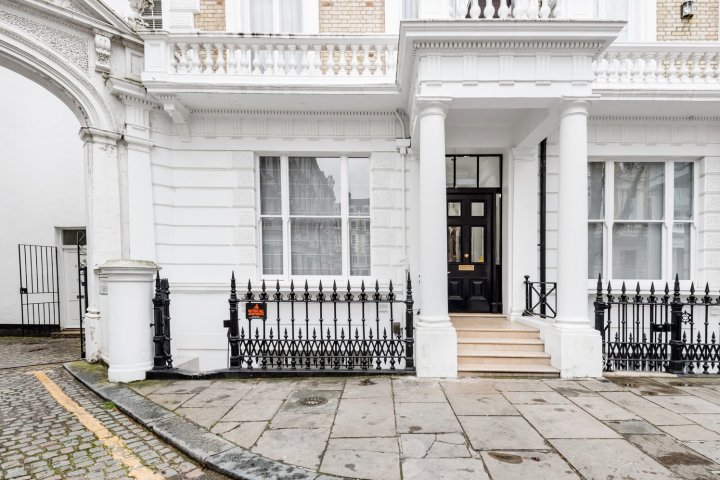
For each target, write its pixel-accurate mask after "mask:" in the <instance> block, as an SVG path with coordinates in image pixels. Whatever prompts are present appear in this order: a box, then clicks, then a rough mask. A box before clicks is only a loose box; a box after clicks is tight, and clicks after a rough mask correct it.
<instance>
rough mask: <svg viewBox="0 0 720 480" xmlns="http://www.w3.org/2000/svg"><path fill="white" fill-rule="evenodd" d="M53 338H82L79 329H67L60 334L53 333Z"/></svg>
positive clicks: (51, 335)
mask: <svg viewBox="0 0 720 480" xmlns="http://www.w3.org/2000/svg"><path fill="white" fill-rule="evenodd" d="M50 337H51V338H80V329H79V328H65V329H63V330H60V331H59V332H52V333H51V334H50Z"/></svg>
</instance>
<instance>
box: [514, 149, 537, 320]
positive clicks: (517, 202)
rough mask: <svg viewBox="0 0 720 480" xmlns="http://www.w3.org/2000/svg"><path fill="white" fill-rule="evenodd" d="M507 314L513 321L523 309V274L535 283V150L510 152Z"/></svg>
mask: <svg viewBox="0 0 720 480" xmlns="http://www.w3.org/2000/svg"><path fill="white" fill-rule="evenodd" d="M510 157H511V158H510V162H511V165H512V172H511V175H512V177H511V182H512V183H511V187H510V200H511V201H510V209H511V212H512V213H511V215H510V222H511V229H512V233H511V237H510V242H511V244H510V254H509V255H508V259H509V260H510V269H511V273H510V282H511V285H512V286H511V289H510V292H511V295H512V298H511V299H510V305H511V310H510V315H511V318H512V319H513V320H515V319H517V317H520V316H522V314H523V311H524V310H525V284H524V283H523V282H524V281H525V278H524V277H525V275H530V277H531V279H533V280H536V281H537V280H539V279H538V278H537V273H538V246H537V245H538V215H539V212H538V187H539V178H538V147H537V146H533V147H518V148H513V149H512V150H510Z"/></svg>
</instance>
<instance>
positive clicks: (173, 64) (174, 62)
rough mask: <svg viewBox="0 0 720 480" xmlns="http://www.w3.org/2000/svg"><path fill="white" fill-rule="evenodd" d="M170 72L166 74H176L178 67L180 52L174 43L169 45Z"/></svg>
mask: <svg viewBox="0 0 720 480" xmlns="http://www.w3.org/2000/svg"><path fill="white" fill-rule="evenodd" d="M169 49H170V70H169V71H168V73H177V71H178V66H179V65H180V60H179V58H180V52H179V50H178V46H177V45H176V44H175V43H170V45H169Z"/></svg>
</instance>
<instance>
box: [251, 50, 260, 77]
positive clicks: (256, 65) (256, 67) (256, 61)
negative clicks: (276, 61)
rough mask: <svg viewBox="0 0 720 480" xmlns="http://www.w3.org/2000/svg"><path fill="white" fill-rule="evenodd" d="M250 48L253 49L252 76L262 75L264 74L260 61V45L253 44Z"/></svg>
mask: <svg viewBox="0 0 720 480" xmlns="http://www.w3.org/2000/svg"><path fill="white" fill-rule="evenodd" d="M250 48H251V49H252V50H251V51H252V61H251V62H250V64H251V65H252V74H253V75H260V74H261V73H262V70H261V69H260V67H261V66H262V63H261V61H260V45H258V44H256V43H253V44H252V45H251V47H250Z"/></svg>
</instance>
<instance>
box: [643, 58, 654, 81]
mask: <svg viewBox="0 0 720 480" xmlns="http://www.w3.org/2000/svg"><path fill="white" fill-rule="evenodd" d="M655 58H656V55H655V54H654V53H645V54H644V55H643V56H642V60H643V62H645V71H644V75H645V83H655V82H656V78H655V70H657V63H656V61H655Z"/></svg>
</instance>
